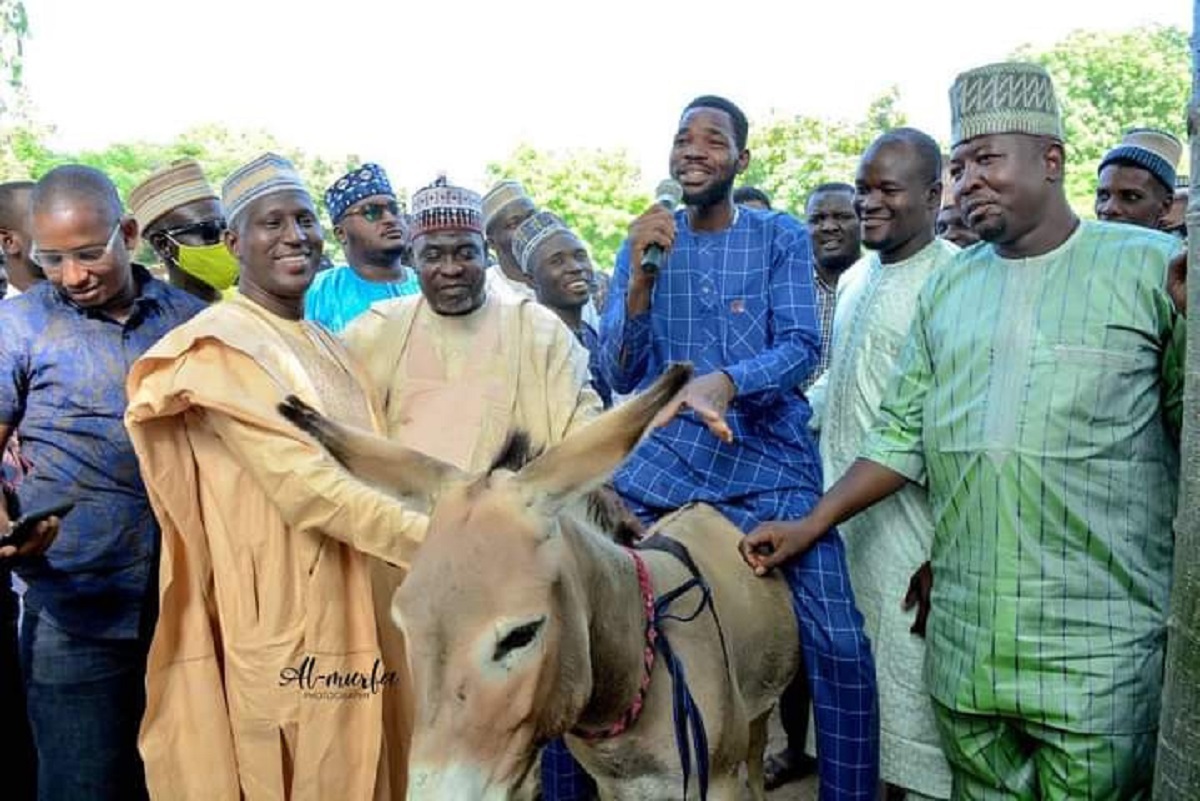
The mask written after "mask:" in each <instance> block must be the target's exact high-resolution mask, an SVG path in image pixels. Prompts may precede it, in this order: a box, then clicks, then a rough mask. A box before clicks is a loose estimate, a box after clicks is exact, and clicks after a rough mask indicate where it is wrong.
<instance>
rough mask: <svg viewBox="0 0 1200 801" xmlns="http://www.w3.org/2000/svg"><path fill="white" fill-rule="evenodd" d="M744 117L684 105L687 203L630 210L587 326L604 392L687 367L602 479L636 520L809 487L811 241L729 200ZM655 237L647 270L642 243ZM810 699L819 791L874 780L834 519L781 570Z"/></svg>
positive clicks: (794, 495)
mask: <svg viewBox="0 0 1200 801" xmlns="http://www.w3.org/2000/svg"><path fill="white" fill-rule="evenodd" d="M747 133H748V125H747V123H746V117H745V115H744V114H743V113H742V111H741V110H740V109H739V108H738V107H737V106H736V105H734V104H733V103H732V102H730V101H729V100H726V99H724V98H720V97H713V96H704V97H699V98H697V99H695V100H693V101H692V102H691V103H689V104H688V106H687V107H686V108H685V109H684V111H683V113H682V115H681V116H680V120H679V127H678V129H677V131H676V133H675V138H674V145H673V147H672V149H671V155H670V171H671V176H672V177H673V178H675V179H676V180H677V181H679V182H680V184H681V185H682V186H683V190H684V194H683V200H684V203H685V204H686V207H685V208H683V209H681V210H679V211H677V212H670V211H668V210H666V209H665V208H663V207H662V206H661V205H658V204H655V206H653V207H652V208H650V209H649V210H648V211H646V212H645V213H644V214H642V216H641V217H639V218H638V219H637V220H635V221H634V222H633V224H632V225H631V226H630V229H629V238H628V239H627V240H626V242H625V243H624V245H622V247H621V250H620V253H619V254H618V256H617V267H616V272H615V275H614V277H613V287H612V293H613V298H612V300H610V302H609V304H608V309H607V310H606V313H605V317H604V325H603V329H602V333H601V349H602V353H603V356H604V368H605V372H606V373H607V374H608V377H609V379H610V381H611V383H612V384H613V389H614V390H616V391H617V392H632V391H635V390H637V389H639V388H642V387H645V386H646V385H648V384H649V383H650V382H652V381H653V380H654V378H655V377H656V376H657V375H659V373H660V372H661V371H662V369H663V368H664V367H665V366H666V365H667V364H669V363H671V362H677V361H687V362H691V363H693V364H694V365H695V367H696V377H695V378H693V379H692V381H691V382H689V383H688V385H687V386H686V387H685V388H684V389H683V390H681V391H680V393H679V395H678V396H676V398H675V399H674V400H673V401H672V403H671V404H669V405H668V406H667V408H666V409H665V410H664V415H663V417H664V418H667V416H668V415H673V414H675V413H676V412H678V411H680V410H682V409H687V410H690V411H691V414H680V415H678V416H676V417H675V418H674V419H670V420H669V422H666V423H665V424H664V425H663V426H662V427H660V428H658V429H657V430H656V431H654V433H652V434H651V435H650V436H648V437H647V438H646V439H645V440H643V442H642V443H641V444H640V445H639V446H638V448H637V449H636V450H635V451H634V452H633V453H632V454H631V455H630V456H629V458H628V459H627V460H626V462H625V464H624V465H623V466H622V467H621V469H620V470H618V472H617V474H616V476H615V478H614V483H615V486H616V489H617V491H618V492H620V493H621V495H622V497H623V498H624V499H625V501H626V502H627V503H628V504H629V505H630V506H631V508H632V509H633V510H634V511H635V512H636V513H638V515H639V516H640V517H642V519H643V520H644V521H647V522H648V521H653V520H655V519H657V518H659V517H661V516H662V515H664V514H667V513H670V512H672V511H674V510H676V509H678V508H679V507H681V506H684V505H686V504H689V503H693V502H705V503H710V504H712V505H713V506H715V507H716V508H717V509H719V510H721V512H723V513H724V514H725V515H726V516H727V517H728V518H729V519H730V520H732V521H733V522H734V524H735V525H737V526H738V527H739V528H741V529H742V530H743V531H747V532H748V531H750V530H752V529H753V528H754V527H755V526H757V525H758V524H760V523H763V522H765V521H767V520H773V519H778V518H781V517H784V518H786V517H792V516H797V515H798V516H803V515H804V514H807V512H808V511H809V510H810V509H811V508H812V507H813V505H815V504H816V502H817V499H818V498H819V497H820V493H821V483H822V482H821V467H820V460H819V456H818V454H817V450H816V446H815V443H814V442H813V439H812V436H811V434H810V433H809V431H808V420H809V417H810V414H811V412H810V410H809V407H808V403H807V401H806V400H805V399H804V397H803V396H802V395H801V394H800V393H798V392H796V391H795V388H796V386H797V385H799V383H800V382H801V380H803V378H804V377H805V376H807V375H809V374H810V373H811V372H812V370H813V369H814V368H815V367H816V365H817V362H818V359H819V357H820V350H819V343H820V332H819V331H818V328H817V319H816V315H815V313H814V308H813V294H812V276H813V267H812V246H811V243H810V242H809V238H808V233H807V232H806V231H805V230H804V228H803V226H801V225H800V223H799V222H798V221H797V220H795V219H794V218H792V217H790V216H789V215H786V214H782V213H779V212H764V211H759V210H757V209H751V208H746V207H739V206H737V205H735V204H734V202H733V197H732V194H733V183H734V180H735V179H736V178H737V176H738V175H739V174H740V173H742V172H743V171H744V170H745V169H746V167H747V165H748V164H749V161H750V152H749V151H748V150H747V149H746V137H747ZM651 245H656V246H658V247H659V248H662V250H663V251H666V252H667V253H666V255H665V256H664V257H663V259H662V263H661V266H660V267H659V268H658V269H657V270H648V269H646V268H645V267H643V264H642V259H643V256H644V255H645V254H646V250H647V248H649V247H650V246H651ZM785 575H786V578H787V580H788V584H789V585H790V587H791V589H792V595H793V600H794V604H795V608H796V613H797V617H798V618H799V621H800V640H801V645H802V648H803V652H804V662H805V667H806V670H807V676H808V680H809V684H810V687H811V690H812V696H813V706H814V709H815V711H816V728H817V741H818V747H817V753H818V755H819V757H818V761H819V774H820V783H821V793H822V798H828V799H832V798H839V799H847V798H861V799H873V798H875V795H876V793H877V791H878V775H879V773H878V771H879V752H878V746H879V742H878V736H879V731H878V717H877V714H878V713H877V708H876V697H875V667H874V663H873V662H872V659H871V651H870V647H869V645H868V642H867V638H866V636H865V635H864V634H863V628H862V625H863V623H862V616H861V615H860V614H859V613H858V610H857V609H856V608H855V606H854V596H853V593H852V592H851V590H850V581H849V575H848V570H847V567H846V561H845V553H844V550H843V546H842V542H841V540H840V538H839V537H838V535H837V533H835V532H830V533H829V534H828V535H827V536H824V537H822V538H821V540H820V542H819V543H817V544H816V546H815V547H814V548H813V549H812V550H810V551H809V552H808V553H807V554H806V556H805V557H803V558H801V559H798V560H795V561H794V562H793V563H791V564H790V565H788V567H787V568H786V569H785Z"/></svg>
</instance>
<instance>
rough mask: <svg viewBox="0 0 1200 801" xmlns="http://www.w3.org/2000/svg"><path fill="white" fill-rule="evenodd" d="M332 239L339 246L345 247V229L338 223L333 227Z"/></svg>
mask: <svg viewBox="0 0 1200 801" xmlns="http://www.w3.org/2000/svg"><path fill="white" fill-rule="evenodd" d="M333 237H334V239H336V240H337V241H338V243H339V244H340V245H342V246H343V247H345V245H346V229H345V228H343V227H342V225H341V223H338V224H337V225H335V226H333Z"/></svg>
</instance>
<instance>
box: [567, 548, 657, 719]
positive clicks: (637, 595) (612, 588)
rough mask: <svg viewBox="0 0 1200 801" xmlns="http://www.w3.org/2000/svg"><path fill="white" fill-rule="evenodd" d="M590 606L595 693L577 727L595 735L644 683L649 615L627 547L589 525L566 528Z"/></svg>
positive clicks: (618, 713) (583, 589) (592, 668)
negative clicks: (643, 602)
mask: <svg viewBox="0 0 1200 801" xmlns="http://www.w3.org/2000/svg"><path fill="white" fill-rule="evenodd" d="M563 528H564V533H565V534H566V536H567V538H568V542H569V543H570V546H571V550H572V552H573V554H574V561H575V565H576V569H577V571H578V575H579V580H580V589H581V591H582V595H583V600H584V602H585V603H586V604H587V606H588V629H589V640H590V643H591V646H590V649H591V671H592V694H591V697H590V698H589V699H588V701H587V703H586V705H585V706H584V708H583V710H582V711H581V713H580V715H579V719H578V721H577V723H576V725H577V726H579V727H581V728H583V729H586V730H588V731H597V730H599V729H603V728H604V727H606V726H610V725H612V724H613V723H616V722H617V721H618V720H619V719H620V718H621V716H622V715H624V714H625V712H626V711H627V710H628V709H629V707H630V705H631V704H632V703H633V701H634V698H636V696H637V693H638V688H639V686H640V684H641V681H642V671H643V661H642V660H643V653H644V649H645V636H646V635H645V632H646V617H645V611H644V608H643V606H642V595H641V592H640V590H639V587H638V578H637V570H636V569H635V567H634V564H633V560H632V559H631V558H630V556H629V554H628V553H627V552H626V551H625V549H624V548H621V547H620V546H618V545H616V544H614V543H613V542H612V541H611V540H608V539H606V538H605V537H604V536H603V535H600V534H596V533H594V532H591V531H588V530H586V529H585V527H582V526H574V525H566V526H564V527H563Z"/></svg>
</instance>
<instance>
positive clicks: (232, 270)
mask: <svg viewBox="0 0 1200 801" xmlns="http://www.w3.org/2000/svg"><path fill="white" fill-rule="evenodd" d="M175 247H176V249H177V251H178V253H177V254H176V256H175V261H176V263H178V264H179V269H181V270H183V271H184V272H185V273H187V274H188V275H190V276H192V277H193V278H199V279H200V280H201V281H203V282H204V283H206V284H208V285H209V286H211V287H212V288H213V289H216V290H218V291H220V292H224V291H225V290H227V289H229V288H230V287H232V286H233V285H234V284H236V283H237V278H238V263H237V259H235V258H234V257H233V254H232V253H230V252H229V248H227V247H225V243H223V242H218V243H217V244H215V245H204V246H202V247H195V246H193V245H181V244H178V243H176V245H175Z"/></svg>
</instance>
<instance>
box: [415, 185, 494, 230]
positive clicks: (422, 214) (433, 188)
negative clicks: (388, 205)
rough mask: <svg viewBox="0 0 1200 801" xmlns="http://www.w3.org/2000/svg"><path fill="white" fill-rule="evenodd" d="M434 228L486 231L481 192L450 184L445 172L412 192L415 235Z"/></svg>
mask: <svg viewBox="0 0 1200 801" xmlns="http://www.w3.org/2000/svg"><path fill="white" fill-rule="evenodd" d="M435 231H474V232H475V233H479V234H482V233H483V199H482V198H480V197H479V193H478V192H472V191H471V190H470V189H464V188H463V187H461V186H451V185H450V184H449V183H447V181H446V176H444V175H441V176H438V179H437V180H436V181H434V182H433V183H432V184H430V185H429V186H427V187H425V188H423V189H418V190H417V191H416V192H415V193H413V196H412V235H413V237H414V238H415V237H417V236H420V235H422V234H429V233H433V232H435Z"/></svg>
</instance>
